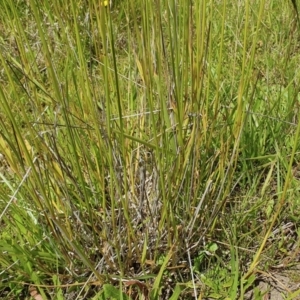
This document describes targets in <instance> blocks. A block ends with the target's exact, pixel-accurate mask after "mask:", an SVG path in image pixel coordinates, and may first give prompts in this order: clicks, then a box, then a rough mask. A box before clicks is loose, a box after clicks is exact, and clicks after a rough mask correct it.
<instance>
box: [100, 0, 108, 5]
mask: <svg viewBox="0 0 300 300" xmlns="http://www.w3.org/2000/svg"><path fill="white" fill-rule="evenodd" d="M100 3H101V5H103V6H107V5H108V0H104V1H101V2H100Z"/></svg>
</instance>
